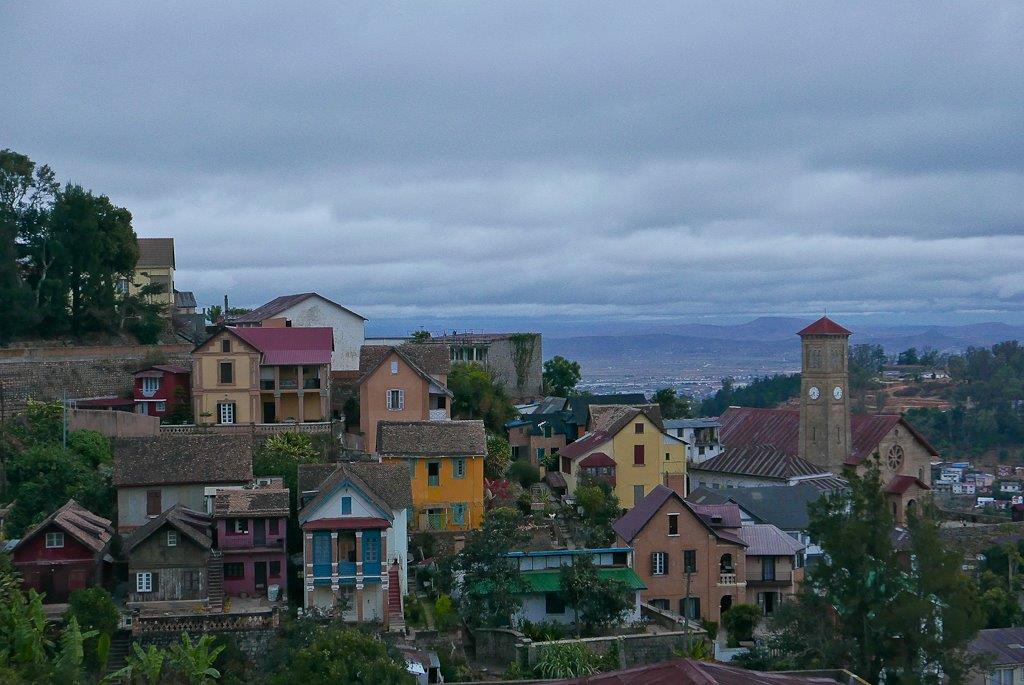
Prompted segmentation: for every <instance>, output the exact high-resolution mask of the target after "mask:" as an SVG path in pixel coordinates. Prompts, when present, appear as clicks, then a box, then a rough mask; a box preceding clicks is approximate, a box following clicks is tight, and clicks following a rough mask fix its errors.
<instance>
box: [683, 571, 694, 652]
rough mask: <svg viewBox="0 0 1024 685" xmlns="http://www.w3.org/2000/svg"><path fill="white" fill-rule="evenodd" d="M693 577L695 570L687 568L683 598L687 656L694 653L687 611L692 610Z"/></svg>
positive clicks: (691, 630)
mask: <svg viewBox="0 0 1024 685" xmlns="http://www.w3.org/2000/svg"><path fill="white" fill-rule="evenodd" d="M692 578H693V571H691V570H690V569H686V598H685V599H683V620H684V621H686V656H687V657H689V656H690V654H692V653H693V629H692V628H691V627H690V617H689V616H687V615H686V614H687V612H688V611H689V610H690V581H691V580H692Z"/></svg>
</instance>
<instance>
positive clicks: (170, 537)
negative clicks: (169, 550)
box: [167, 530, 178, 547]
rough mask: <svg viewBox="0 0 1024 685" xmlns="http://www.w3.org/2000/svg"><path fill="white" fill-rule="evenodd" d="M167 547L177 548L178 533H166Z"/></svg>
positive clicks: (170, 531)
mask: <svg viewBox="0 0 1024 685" xmlns="http://www.w3.org/2000/svg"><path fill="white" fill-rule="evenodd" d="M167 546H168V547H177V546H178V531H176V530H169V531H167Z"/></svg>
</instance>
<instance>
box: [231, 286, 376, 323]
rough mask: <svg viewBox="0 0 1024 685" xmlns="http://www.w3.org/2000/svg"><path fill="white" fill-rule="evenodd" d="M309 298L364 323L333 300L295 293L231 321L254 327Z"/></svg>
mask: <svg viewBox="0 0 1024 685" xmlns="http://www.w3.org/2000/svg"><path fill="white" fill-rule="evenodd" d="M311 297H319V298H320V299H321V300H324V301H326V302H329V303H331V304H333V305H334V306H335V307H338V308H340V309H344V310H345V311H346V312H348V313H349V314H352V315H354V316H358V317H359V318H360V319H362V320H363V321H366V317H365V316H361V315H359V314H356V313H355V312H354V311H352V310H351V309H349V308H348V307H345V306H343V305H340V304H338V303H337V302H335V301H334V300H330V299H328V298H326V297H324V296H323V295H321V294H319V293H297V294H295V295H281V296H280V297H275V298H274V299H272V300H271V301H270V302H267V303H266V304H262V305H260V306H259V307H256V309H253V310H252V311H251V312H247V313H245V314H241V315H239V316H237V317H234V319H233V321H234V322H235V323H240V324H247V325H256V324H258V323H261V322H263V321H265V320H267V319H273V318H275V317H276V316H277V315H278V314H281V313H282V312H284V311H287V310H288V309H291V308H292V307H294V306H295V305H297V304H302V303H303V302H305V301H306V300H308V299H309V298H311Z"/></svg>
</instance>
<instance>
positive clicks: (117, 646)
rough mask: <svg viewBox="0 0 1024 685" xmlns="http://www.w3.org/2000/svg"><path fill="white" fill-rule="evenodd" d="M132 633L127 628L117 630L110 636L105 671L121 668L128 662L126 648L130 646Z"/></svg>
mask: <svg viewBox="0 0 1024 685" xmlns="http://www.w3.org/2000/svg"><path fill="white" fill-rule="evenodd" d="M131 642H132V634H131V633H130V632H128V631H127V630H119V631H117V632H116V633H114V635H113V636H112V637H111V638H110V652H109V653H108V654H107V673H113V672H114V671H117V670H119V669H122V668H124V667H125V665H127V663H128V650H129V648H130V647H131Z"/></svg>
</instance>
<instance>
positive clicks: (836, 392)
mask: <svg viewBox="0 0 1024 685" xmlns="http://www.w3.org/2000/svg"><path fill="white" fill-rule="evenodd" d="M832 397H834V398H836V399H837V400H841V399H843V389H842V388H840V387H839V386H838V385H837V386H836V387H835V388H833V389H832Z"/></svg>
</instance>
